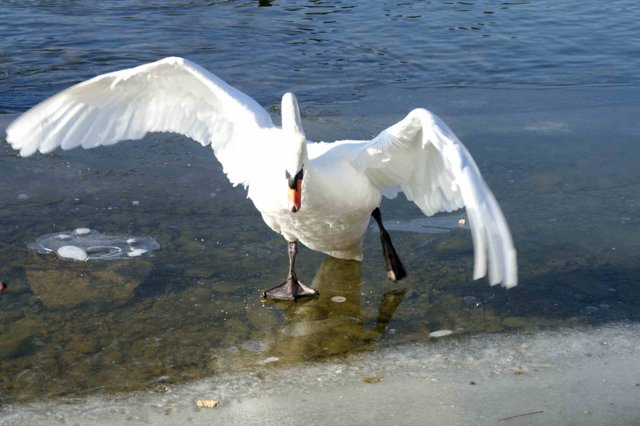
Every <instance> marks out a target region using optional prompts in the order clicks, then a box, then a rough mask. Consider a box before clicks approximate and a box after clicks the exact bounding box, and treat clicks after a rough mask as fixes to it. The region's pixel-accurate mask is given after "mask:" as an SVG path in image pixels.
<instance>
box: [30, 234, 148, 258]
mask: <svg viewBox="0 0 640 426" xmlns="http://www.w3.org/2000/svg"><path fill="white" fill-rule="evenodd" d="M28 247H29V248H30V249H32V250H35V251H37V252H38V253H40V254H48V253H51V252H54V253H56V254H57V255H58V257H60V258H61V259H72V260H79V261H87V260H112V259H129V258H132V257H139V256H143V255H145V254H148V253H150V252H152V251H154V250H158V249H159V248H160V244H158V242H157V241H156V240H154V239H153V238H151V237H131V236H127V235H109V234H101V233H100V232H98V231H96V230H93V229H89V228H77V229H74V230H72V231H63V232H56V233H53V234H46V235H43V236H41V237H38V238H36V240H35V242H33V243H30V244H29V245H28Z"/></svg>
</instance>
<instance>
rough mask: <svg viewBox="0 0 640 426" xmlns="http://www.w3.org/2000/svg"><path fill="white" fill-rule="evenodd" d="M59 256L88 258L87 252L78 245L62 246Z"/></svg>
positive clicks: (74, 258)
mask: <svg viewBox="0 0 640 426" xmlns="http://www.w3.org/2000/svg"><path fill="white" fill-rule="evenodd" d="M57 253H58V256H60V257H63V258H65V259H73V260H87V257H89V256H88V255H87V252H86V251H84V250H82V249H81V248H80V247H76V246H62V247H60V248H59V249H58V251H57Z"/></svg>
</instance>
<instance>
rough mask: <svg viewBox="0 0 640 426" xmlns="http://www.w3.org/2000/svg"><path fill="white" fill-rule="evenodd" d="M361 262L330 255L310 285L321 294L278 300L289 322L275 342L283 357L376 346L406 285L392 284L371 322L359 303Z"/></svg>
mask: <svg viewBox="0 0 640 426" xmlns="http://www.w3.org/2000/svg"><path fill="white" fill-rule="evenodd" d="M360 265H361V264H360V262H357V261H350V260H340V259H335V258H332V257H330V258H327V259H326V260H325V261H324V262H323V263H322V265H321V266H320V268H319V269H318V272H317V273H316V275H315V277H314V279H313V282H312V283H311V287H312V288H315V289H317V290H318V291H319V292H320V295H319V296H318V297H315V298H312V299H307V300H300V301H298V302H297V303H292V302H270V303H275V304H277V305H279V306H281V307H282V309H284V310H285V311H286V318H285V324H284V326H283V327H282V328H280V329H278V332H277V333H276V335H275V336H273V341H272V342H270V343H271V344H270V345H269V346H270V351H269V352H270V355H272V356H275V357H278V358H279V359H280V360H281V361H284V362H286V361H307V360H314V359H323V358H326V357H330V356H335V355H340V354H347V353H351V352H357V351H362V350H367V349H369V348H372V346H373V344H374V342H375V341H376V340H377V339H378V338H379V337H380V336H382V334H383V332H384V331H385V329H386V328H387V325H388V323H389V321H390V320H391V317H392V316H393V314H394V313H395V311H396V309H397V308H398V306H399V305H400V303H401V302H402V299H403V297H404V293H405V290H390V291H388V292H387V293H385V294H384V295H383V297H382V299H381V300H380V304H379V307H378V314H377V318H376V321H375V324H369V325H367V324H366V321H365V315H364V311H363V309H362V306H361V305H360V290H361V289H360V284H361V277H360Z"/></svg>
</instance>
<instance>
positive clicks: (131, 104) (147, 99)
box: [7, 58, 273, 184]
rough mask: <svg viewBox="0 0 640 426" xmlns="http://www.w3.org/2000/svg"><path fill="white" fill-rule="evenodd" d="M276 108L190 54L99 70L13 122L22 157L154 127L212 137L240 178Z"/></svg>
mask: <svg viewBox="0 0 640 426" xmlns="http://www.w3.org/2000/svg"><path fill="white" fill-rule="evenodd" d="M272 126H273V124H272V122H271V118H270V117H269V114H268V113H267V112H266V111H265V110H264V109H263V108H262V107H261V106H260V105H258V103H256V102H255V101H254V100H253V99H251V98H250V97H249V96H247V95H245V94H244V93H242V92H240V91H239V90H237V89H234V88H233V87H231V86H229V85H228V84H227V83H225V82H224V81H222V80H221V79H219V78H218V77H216V76H215V75H213V74H211V73H210V72H208V71H207V70H205V69H204V68H202V67H200V66H199V65H197V64H195V63H193V62H190V61H188V60H186V59H182V58H165V59H162V60H160V61H157V62H153V63H150V64H145V65H141V66H139V67H136V68H130V69H126V70H122V71H116V72H112V73H109V74H103V75H100V76H97V77H95V78H93V79H91V80H87V81H85V82H83V83H80V84H77V85H75V86H73V87H70V88H69V89H66V90H64V91H62V92H60V93H58V94H57V95H55V96H53V97H51V98H49V99H47V100H46V101H44V102H42V103H41V104H39V105H36V106H35V107H33V108H32V109H30V110H29V111H27V112H25V113H24V114H23V115H21V116H20V117H19V118H18V119H17V120H15V121H14V122H13V123H12V124H11V125H10V126H9V127H8V129H7V141H8V142H9V143H10V144H11V145H12V146H13V148H15V149H19V150H20V154H21V155H22V156H25V157H26V156H29V155H31V154H33V153H35V152H36V151H40V152H42V153H48V152H50V151H53V150H54V149H56V148H57V147H62V149H71V148H75V147H77V146H82V147H83V148H94V147H96V146H101V145H112V144H115V143H117V142H120V141H123V140H127V139H141V138H142V137H144V135H145V134H146V133H147V132H174V133H179V134H182V135H185V136H188V137H190V138H193V139H195V140H196V141H198V142H200V143H201V144H202V145H208V144H211V145H212V147H213V149H214V151H215V153H216V157H217V158H218V160H219V161H220V162H221V163H222V165H223V167H224V170H225V172H226V173H227V175H228V177H229V180H230V181H231V182H232V183H233V184H238V183H243V184H246V183H248V182H247V180H248V176H247V173H248V169H250V167H247V164H246V157H247V153H248V152H251V151H252V150H251V144H253V143H256V142H258V141H256V138H255V137H253V138H252V137H247V135H248V136H251V135H255V134H256V131H259V130H260V129H264V128H270V127H272Z"/></svg>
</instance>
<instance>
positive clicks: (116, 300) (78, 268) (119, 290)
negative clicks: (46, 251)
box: [25, 258, 152, 308]
mask: <svg viewBox="0 0 640 426" xmlns="http://www.w3.org/2000/svg"><path fill="white" fill-rule="evenodd" d="M151 268H152V264H151V262H149V261H145V260H141V259H136V260H133V261H128V262H124V261H120V262H110V263H101V264H96V263H92V264H88V263H84V262H82V263H80V262H68V261H64V260H60V259H55V260H52V261H45V260H42V259H39V258H36V259H35V260H34V262H33V263H30V264H26V265H25V269H26V277H27V282H28V284H29V286H30V287H31V289H32V290H33V292H34V294H36V295H37V296H38V298H40V301H41V302H42V304H43V305H45V306H46V307H47V308H70V307H73V306H76V305H80V304H84V303H110V304H115V305H122V304H124V303H125V302H127V301H128V300H130V299H131V298H132V297H133V294H134V291H135V289H136V288H137V287H138V286H139V285H140V283H141V282H142V281H143V280H144V279H145V278H146V276H147V275H148V274H149V272H151Z"/></svg>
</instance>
